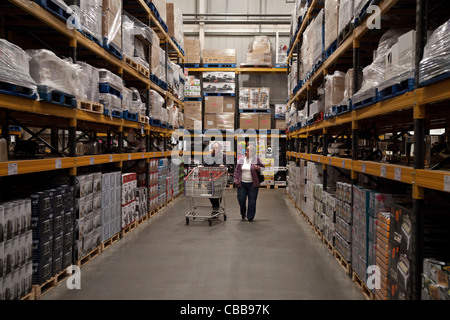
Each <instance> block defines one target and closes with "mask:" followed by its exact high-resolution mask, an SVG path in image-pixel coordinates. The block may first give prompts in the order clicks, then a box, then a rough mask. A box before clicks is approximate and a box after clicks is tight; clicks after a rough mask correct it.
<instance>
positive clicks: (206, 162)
mask: <svg viewBox="0 0 450 320" xmlns="http://www.w3.org/2000/svg"><path fill="white" fill-rule="evenodd" d="M211 147H212V152H211V153H210V154H208V155H206V156H204V157H203V163H202V165H203V166H204V167H227V156H226V154H225V153H223V152H222V146H221V144H220V143H218V142H214V143H213V144H212V146H211ZM209 201H211V205H212V207H213V214H216V213H218V212H219V209H220V201H221V199H219V198H210V199H209Z"/></svg>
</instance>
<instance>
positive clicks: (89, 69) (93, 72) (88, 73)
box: [77, 62, 99, 103]
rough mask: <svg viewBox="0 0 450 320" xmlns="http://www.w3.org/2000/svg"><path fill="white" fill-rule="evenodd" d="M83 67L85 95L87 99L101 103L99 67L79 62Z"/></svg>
mask: <svg viewBox="0 0 450 320" xmlns="http://www.w3.org/2000/svg"><path fill="white" fill-rule="evenodd" d="M77 64H78V65H79V66H80V67H81V69H82V80H83V88H84V96H85V97H86V98H85V99H86V100H87V101H92V102H95V103H99V90H98V84H99V73H98V69H97V68H95V67H93V66H91V65H90V64H87V63H85V62H77Z"/></svg>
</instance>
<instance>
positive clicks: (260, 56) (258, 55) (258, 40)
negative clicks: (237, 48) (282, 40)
mask: <svg viewBox="0 0 450 320" xmlns="http://www.w3.org/2000/svg"><path fill="white" fill-rule="evenodd" d="M244 65H263V66H271V65H272V45H271V43H270V39H269V37H267V36H256V37H254V38H253V40H252V42H250V45H249V47H248V50H247V62H246V63H245V64H244Z"/></svg>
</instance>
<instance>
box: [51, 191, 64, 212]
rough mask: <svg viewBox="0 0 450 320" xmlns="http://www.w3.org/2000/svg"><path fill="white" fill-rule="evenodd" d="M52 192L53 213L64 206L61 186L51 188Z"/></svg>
mask: <svg viewBox="0 0 450 320" xmlns="http://www.w3.org/2000/svg"><path fill="white" fill-rule="evenodd" d="M50 191H52V192H53V213H55V212H57V211H60V210H62V209H63V208H64V191H63V189H61V188H57V189H51V190H50Z"/></svg>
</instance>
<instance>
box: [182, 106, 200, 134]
mask: <svg viewBox="0 0 450 320" xmlns="http://www.w3.org/2000/svg"><path fill="white" fill-rule="evenodd" d="M184 128H185V129H188V130H193V129H199V130H201V129H202V102H201V101H185V103H184Z"/></svg>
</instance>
